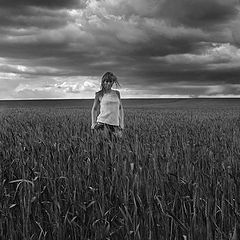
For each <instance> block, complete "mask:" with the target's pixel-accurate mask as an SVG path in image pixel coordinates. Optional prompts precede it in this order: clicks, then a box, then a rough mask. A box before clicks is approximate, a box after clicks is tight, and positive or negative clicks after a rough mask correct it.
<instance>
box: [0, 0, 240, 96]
mask: <svg viewBox="0 0 240 240" xmlns="http://www.w3.org/2000/svg"><path fill="white" fill-rule="evenodd" d="M105 71H112V72H114V73H115V74H116V75H117V76H118V79H119V82H120V84H121V88H120V91H121V95H122V97H123V98H127V97H202V96H210V97H240V78H239V76H240V3H239V0H194V1H193V0H21V1H20V0H0V99H32V98H93V97H94V92H95V91H97V90H98V89H99V84H100V78H101V76H102V74H103V73H104V72H105Z"/></svg>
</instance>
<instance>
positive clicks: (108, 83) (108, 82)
mask: <svg viewBox="0 0 240 240" xmlns="http://www.w3.org/2000/svg"><path fill="white" fill-rule="evenodd" d="M113 83H114V81H113V80H112V79H106V80H104V82H103V87H104V89H106V90H111V88H112V85H113Z"/></svg>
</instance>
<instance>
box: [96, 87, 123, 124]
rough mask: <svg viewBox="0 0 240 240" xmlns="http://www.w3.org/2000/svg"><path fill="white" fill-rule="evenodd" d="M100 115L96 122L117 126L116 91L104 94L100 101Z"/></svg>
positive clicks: (117, 100) (117, 98) (118, 102)
mask: <svg viewBox="0 0 240 240" xmlns="http://www.w3.org/2000/svg"><path fill="white" fill-rule="evenodd" d="M99 100H100V114H99V115H98V117H97V122H101V123H106V124H110V125H114V126H119V106H120V100H119V97H118V95H117V93H116V91H114V90H112V91H111V92H109V93H105V94H104V95H103V97H101V98H100V99H99Z"/></svg>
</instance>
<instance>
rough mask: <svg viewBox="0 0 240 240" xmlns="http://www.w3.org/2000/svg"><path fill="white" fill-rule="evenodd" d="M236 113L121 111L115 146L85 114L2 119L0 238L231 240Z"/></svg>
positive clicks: (15, 112)
mask: <svg viewBox="0 0 240 240" xmlns="http://www.w3.org/2000/svg"><path fill="white" fill-rule="evenodd" d="M173 106H174V105H173ZM239 110H240V108H238V107H237V106H234V107H231V108H230V107H229V106H227V105H226V106H224V105H221V107H214V106H211V107H209V106H207V105H205V106H204V107H201V106H198V107H189V106H188V107H186V106H185V107H184V105H182V107H181V108H179V106H178V108H174V107H171V108H169V109H168V108H157V107H155V108H152V109H151V107H149V106H145V108H144V107H142V108H138V109H134V107H129V108H126V111H125V122H126V129H125V132H124V136H123V138H122V139H119V140H117V141H114V142H110V141H109V140H108V139H106V138H104V136H99V135H97V134H95V133H92V132H91V131H90V121H89V119H90V109H89V108H82V109H81V108H77V107H74V108H60V107H59V108H54V107H49V108H40V107H39V108H19V109H16V108H12V109H7V110H5V111H4V112H1V113H0V159H1V161H0V164H1V168H0V236H1V239H56V240H61V239H64V240H66V239H83V240H85V239H86V240H87V239H111V240H112V239H113V240H114V239H139V240H140V239H143V240H145V239H153V240H155V239H156V240H168V239H169V240H175V239H176V240H178V239H187V240H190V239H194V240H203V239H204V240H205V239H207V240H212V239H217V240H221V239H231V236H232V234H233V232H234V230H235V228H236V226H238V225H239V220H240V218H239V216H240V215H239V214H240V205H239V204H240V174H239V173H240V172H239V169H240V162H239V160H240V113H239Z"/></svg>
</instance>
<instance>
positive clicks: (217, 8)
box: [160, 0, 238, 29]
mask: <svg viewBox="0 0 240 240" xmlns="http://www.w3.org/2000/svg"><path fill="white" fill-rule="evenodd" d="M237 6H238V2H237V1H235V0H233V1H232V0H229V1H223V0H194V1H192V0H180V1H179V0H167V1H165V2H164V3H163V5H162V8H161V10H160V15H161V16H164V17H165V18H167V19H168V20H169V21H170V22H172V23H174V24H177V25H179V24H184V25H187V26H193V27H200V28H206V29H208V28H211V27H212V25H216V24H219V23H224V22H226V21H228V20H230V19H233V18H234V17H236V16H237V14H238V9H237Z"/></svg>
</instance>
